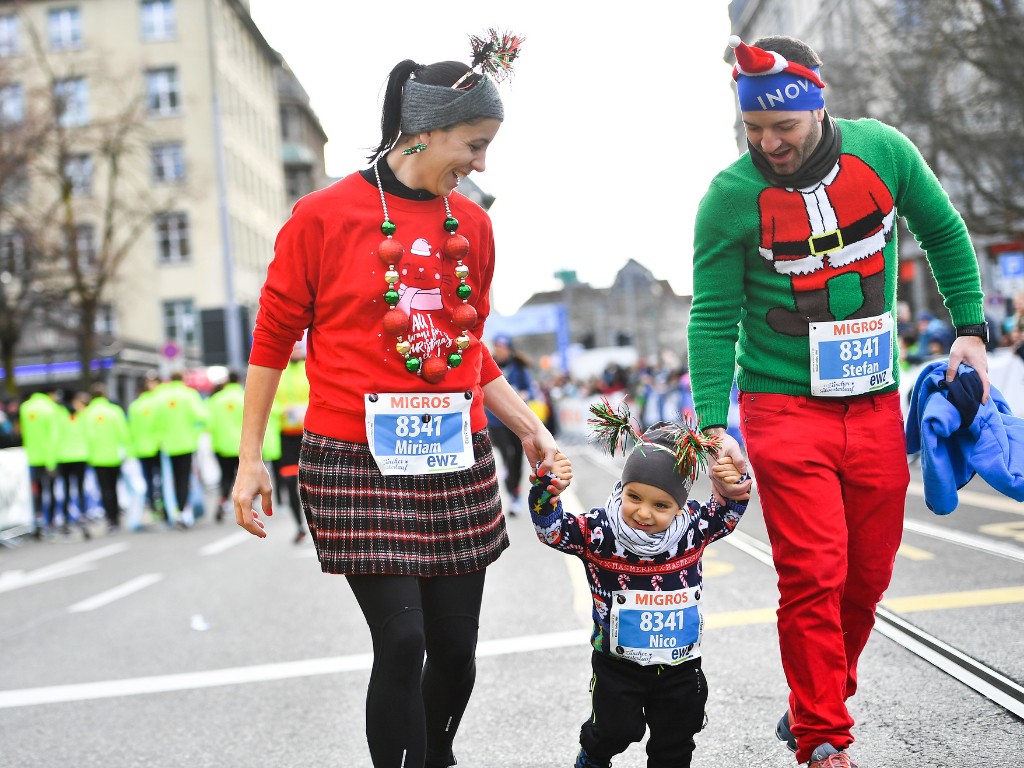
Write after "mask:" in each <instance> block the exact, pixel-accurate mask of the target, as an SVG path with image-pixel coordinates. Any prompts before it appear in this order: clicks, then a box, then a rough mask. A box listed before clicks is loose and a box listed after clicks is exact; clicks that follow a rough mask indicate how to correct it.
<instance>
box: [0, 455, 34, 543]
mask: <svg viewBox="0 0 1024 768" xmlns="http://www.w3.org/2000/svg"><path fill="white" fill-rule="evenodd" d="M19 525H32V483H31V481H30V479H29V474H28V459H27V458H26V457H25V449H24V448H4V449H3V450H0V531H6V530H7V529H8V528H14V527H16V526H19Z"/></svg>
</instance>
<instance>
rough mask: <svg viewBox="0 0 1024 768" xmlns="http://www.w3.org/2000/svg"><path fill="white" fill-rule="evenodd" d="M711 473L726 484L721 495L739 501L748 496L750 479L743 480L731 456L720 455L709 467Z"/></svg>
mask: <svg viewBox="0 0 1024 768" xmlns="http://www.w3.org/2000/svg"><path fill="white" fill-rule="evenodd" d="M711 474H712V475H713V476H714V478H715V479H716V480H718V482H719V483H721V484H722V485H725V486H727V488H726V490H725V491H724V492H723V495H724V496H725V497H726V498H727V499H731V500H733V501H740V500H743V499H749V498H750V485H751V483H750V480H749V479H747V480H743V475H742V474H740V471H739V470H738V469H736V464H735V463H734V462H733V460H732V457H731V456H720V457H719V458H718V462H717V463H716V464H715V465H714V466H713V467H712V468H711Z"/></svg>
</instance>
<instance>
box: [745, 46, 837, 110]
mask: <svg viewBox="0 0 1024 768" xmlns="http://www.w3.org/2000/svg"><path fill="white" fill-rule="evenodd" d="M729 47H730V48H732V49H733V50H734V51H735V53H736V64H735V66H733V68H732V79H733V80H735V81H736V84H737V88H738V90H739V97H740V109H742V110H743V111H748V110H768V109H818V108H820V107H821V106H823V105H824V103H825V100H824V96H823V95H822V93H821V91H822V89H823V88H824V87H825V83H824V82H823V81H822V79H821V77H819V76H818V68H817V67H813V68H812V67H805V66H804V65H803V64H797V63H795V62H791V61H788V60H787V59H786V57H784V56H783V55H782V54H780V53H776V52H775V51H766V50H764V49H763V48H756V47H754V46H752V45H747V44H746V43H744V42H743V41H742V40H740V38H739V37H738V36H736V35H732V36H731V37H730V38H729Z"/></svg>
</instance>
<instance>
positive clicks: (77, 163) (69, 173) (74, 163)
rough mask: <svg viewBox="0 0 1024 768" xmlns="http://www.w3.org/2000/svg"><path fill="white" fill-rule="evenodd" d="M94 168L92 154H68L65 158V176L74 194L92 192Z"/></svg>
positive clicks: (79, 194) (80, 194)
mask: <svg viewBox="0 0 1024 768" xmlns="http://www.w3.org/2000/svg"><path fill="white" fill-rule="evenodd" d="M92 170H93V163H92V155H84V154H83V155H68V157H67V159H65V160H64V177H65V178H66V179H67V181H68V183H70V184H71V194H72V195H75V196H78V197H81V196H85V195H91V194H92Z"/></svg>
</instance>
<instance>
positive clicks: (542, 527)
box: [530, 411, 748, 768]
mask: <svg viewBox="0 0 1024 768" xmlns="http://www.w3.org/2000/svg"><path fill="white" fill-rule="evenodd" d="M595 413H596V411H595ZM591 423H593V420H591ZM638 437H639V436H638ZM707 440H708V439H707V438H703V437H702V436H700V435H699V434H697V433H695V432H691V431H690V430H689V428H687V427H684V426H682V425H678V424H667V423H661V424H658V425H655V427H652V428H651V429H649V430H648V431H647V432H645V433H644V434H643V435H642V437H639V439H638V440H637V442H636V445H635V446H634V448H633V450H632V452H631V453H630V454H629V456H628V458H627V459H626V463H625V465H624V466H623V469H622V479H621V480H620V481H619V482H618V483H616V484H615V487H614V488H613V489H612V493H611V496H610V497H609V499H608V502H607V505H606V506H605V507H604V508H595V509H592V510H591V511H590V512H589V513H587V514H586V515H584V516H583V517H577V516H575V515H573V514H571V513H570V512H567V511H565V510H564V509H563V507H562V503H561V501H560V500H559V498H558V494H559V493H561V489H562V488H564V487H565V486H566V485H567V484H568V481H569V480H570V479H571V478H572V464H571V463H570V461H569V459H568V458H566V457H565V456H564V455H563V454H561V453H559V454H558V455H557V456H556V460H555V464H554V467H553V470H552V474H551V475H548V476H547V478H544V479H543V481H539V482H535V484H534V486H533V488H532V490H531V491H530V514H531V517H532V518H533V524H534V527H535V528H536V531H537V536H538V538H540V540H541V541H542V542H544V543H545V544H547V545H548V546H550V547H553V548H555V549H558V550H560V551H562V552H564V553H566V554H568V555H575V556H576V557H579V558H580V559H581V560H583V562H584V563H585V564H586V569H587V579H588V581H589V582H590V591H591V595H592V597H593V601H594V609H593V619H594V630H593V634H592V636H591V645H592V646H593V648H594V651H593V654H592V665H593V671H594V674H593V677H592V679H591V684H590V689H591V695H592V701H593V712H592V714H591V716H590V718H589V719H588V720H587V721H586V722H585V723H583V727H582V728H581V730H580V745H581V749H580V752H579V755H578V756H577V758H576V768H609V766H610V765H611V762H610V760H611V758H612V757H613V756H614V755H617V754H619V753H620V752H623V751H625V749H626V748H627V747H628V746H629V745H630V743H632V742H635V741H640V740H641V739H642V738H643V736H644V732H645V729H646V726H649V727H650V729H651V735H650V739H649V740H648V743H647V756H648V762H647V765H648V768H684V767H685V766H689V765H690V758H691V755H692V754H693V750H694V747H695V744H694V741H693V735H694V734H695V733H697V732H698V731H700V730H701V729H702V728H703V727H704V704H705V702H706V701H707V696H708V689H707V683H706V682H705V679H704V675H703V673H702V672H701V660H700V640H701V634H702V629H703V624H704V621H703V618H702V617H701V613H700V610H701V609H700V605H701V597H702V592H703V587H702V583H701V554H702V553H703V551H704V548H705V547H706V546H707V545H708V544H710V543H711V542H712V541H714V540H716V539H719V538H721V537H722V536H726V535H728V534H729V533H731V532H732V530H733V529H734V528H735V527H736V523H737V522H739V519H740V517H741V516H742V515H743V512H744V511H745V510H746V506H747V503H746V501H739V500H729V501H728V502H727V504H726V505H725V506H721V505H719V504H718V503H717V502H716V501H715V500H714V499H712V500H711V501H709V502H708V505H707V506H701V505H700V504H699V503H698V502H696V501H687V495H688V494H689V491H690V487H691V485H692V483H693V480H694V478H695V475H696V470H697V465H698V464H699V465H704V463H705V460H706V455H707V454H708V453H710V452H711V451H713V450H714V448H715V445H714V444H713V443H712V444H708V442H707ZM615 442H617V441H615V440H613V445H612V448H613V450H614V443H615ZM619 445H620V446H621V442H619ZM687 448H689V451H690V456H689V458H690V461H687V457H686V455H685V454H686V452H687ZM712 473H713V474H714V475H715V476H716V477H718V478H719V479H720V480H722V481H724V482H727V483H731V484H738V483H741V482H743V480H744V479H745V478H742V477H741V476H740V474H739V472H738V471H737V470H736V468H735V466H734V465H733V464H732V463H731V461H729V460H727V459H726V458H722V459H719V463H718V464H716V465H715V467H714V468H713V469H712ZM737 488H738V489H739V486H737ZM743 489H744V491H745V489H746V486H743ZM737 495H742V496H747V495H748V494H746V493H745V492H744V493H742V494H740V493H739V490H737Z"/></svg>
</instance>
